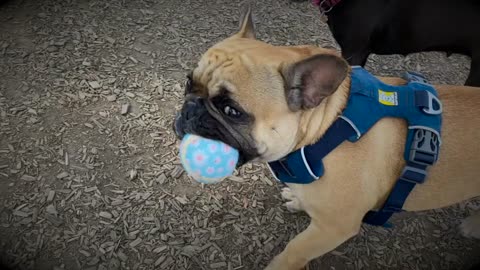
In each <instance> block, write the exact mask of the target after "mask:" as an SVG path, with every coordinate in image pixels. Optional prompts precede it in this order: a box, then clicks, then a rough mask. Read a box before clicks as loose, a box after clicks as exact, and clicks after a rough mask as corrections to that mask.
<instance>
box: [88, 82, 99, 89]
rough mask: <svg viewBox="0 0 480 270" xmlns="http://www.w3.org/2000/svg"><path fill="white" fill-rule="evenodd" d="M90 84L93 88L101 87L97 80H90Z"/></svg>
mask: <svg viewBox="0 0 480 270" xmlns="http://www.w3.org/2000/svg"><path fill="white" fill-rule="evenodd" d="M88 84H89V85H90V86H91V87H92V88H93V89H98V88H100V87H101V86H100V84H99V83H98V82H97V81H91V82H88Z"/></svg>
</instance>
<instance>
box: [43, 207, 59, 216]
mask: <svg viewBox="0 0 480 270" xmlns="http://www.w3.org/2000/svg"><path fill="white" fill-rule="evenodd" d="M45 211H47V213H49V214H52V215H54V216H56V215H58V212H57V209H56V208H55V206H54V205H53V204H50V205H48V206H47V208H46V209H45Z"/></svg>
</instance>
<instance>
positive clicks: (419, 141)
mask: <svg viewBox="0 0 480 270" xmlns="http://www.w3.org/2000/svg"><path fill="white" fill-rule="evenodd" d="M439 147H440V140H439V137H438V135H437V134H436V133H435V132H433V131H432V130H429V129H424V128H418V129H416V130H415V133H414V135H413V141H412V145H411V147H410V157H409V160H410V161H411V162H414V163H417V164H421V165H427V166H431V165H433V164H434V163H435V162H436V161H437V159H438V152H439Z"/></svg>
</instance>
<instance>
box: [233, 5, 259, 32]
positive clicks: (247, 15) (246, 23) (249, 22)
mask: <svg viewBox="0 0 480 270" xmlns="http://www.w3.org/2000/svg"><path fill="white" fill-rule="evenodd" d="M236 36H237V37H240V38H252V39H254V38H255V25H254V23H253V18H252V4H251V3H250V1H247V3H246V4H245V6H244V10H243V12H242V16H241V17H240V26H239V30H238V32H237V34H236Z"/></svg>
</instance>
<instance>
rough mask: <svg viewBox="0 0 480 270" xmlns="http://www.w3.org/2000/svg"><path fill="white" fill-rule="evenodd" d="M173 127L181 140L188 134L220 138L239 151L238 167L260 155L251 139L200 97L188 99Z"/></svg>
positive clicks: (213, 138)
mask: <svg viewBox="0 0 480 270" xmlns="http://www.w3.org/2000/svg"><path fill="white" fill-rule="evenodd" d="M173 129H174V131H175V134H176V135H177V137H178V138H179V139H180V140H181V139H183V137H184V136H185V135H186V134H194V135H198V136H202V137H204V138H208V139H212V140H218V141H221V142H223V143H225V144H228V145H230V146H231V147H233V148H235V149H237V150H238V151H239V160H238V163H237V168H239V167H241V166H242V165H244V164H245V163H247V162H249V161H252V160H254V159H255V158H257V157H258V156H260V155H259V154H258V152H257V150H256V148H255V147H254V146H252V144H251V140H250V139H249V138H246V136H245V135H243V134H242V132H241V131H239V130H238V129H237V128H236V127H234V126H232V125H230V124H228V123H227V122H226V121H225V120H224V119H223V118H222V117H221V116H220V115H219V113H218V111H217V110H216V109H215V108H214V107H213V106H211V105H210V104H208V103H207V102H205V101H202V100H200V99H198V98H197V99H194V100H187V101H186V102H185V103H184V106H183V108H182V110H181V111H180V112H178V113H177V114H176V116H175V121H174V123H173Z"/></svg>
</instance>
